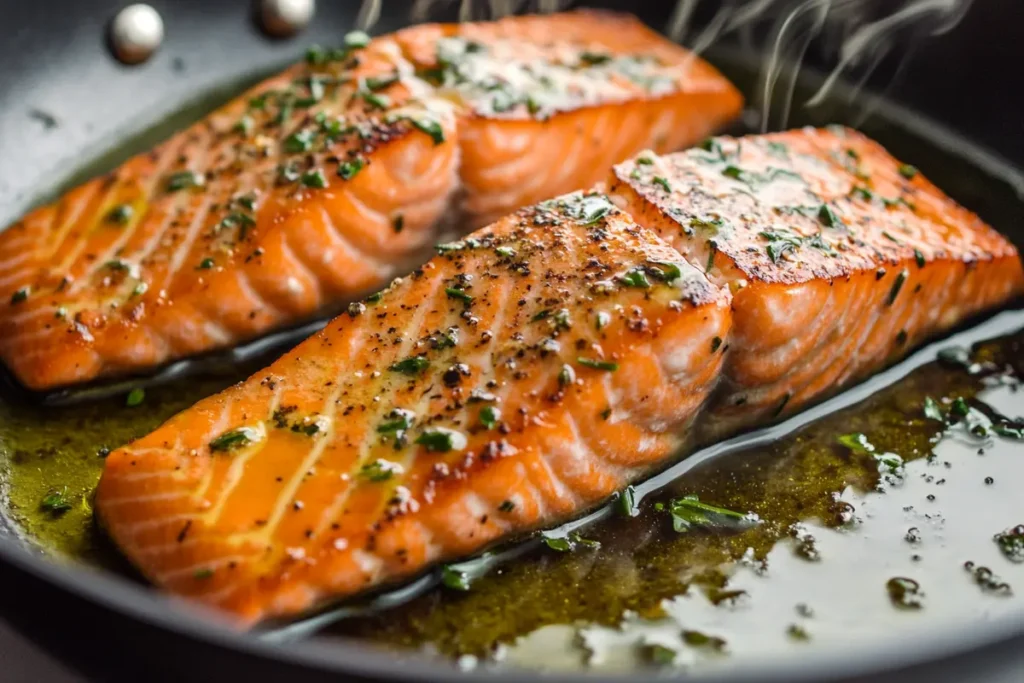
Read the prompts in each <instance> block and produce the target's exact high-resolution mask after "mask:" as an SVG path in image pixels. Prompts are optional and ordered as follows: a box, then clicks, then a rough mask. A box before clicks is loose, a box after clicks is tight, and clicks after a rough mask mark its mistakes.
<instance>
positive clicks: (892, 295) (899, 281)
mask: <svg viewBox="0 0 1024 683" xmlns="http://www.w3.org/2000/svg"><path fill="white" fill-rule="evenodd" d="M909 275H910V273H909V272H908V271H907V269H906V268H904V269H903V270H901V271H900V272H899V274H897V275H896V280H895V281H894V282H893V283H892V289H890V290H889V298H888V300H887V301H886V306H892V305H893V303H894V302H895V301H896V297H897V296H899V293H900V290H901V289H902V288H903V283H904V282H906V281H907V277H908V276H909Z"/></svg>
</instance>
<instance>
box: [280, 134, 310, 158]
mask: <svg viewBox="0 0 1024 683" xmlns="http://www.w3.org/2000/svg"><path fill="white" fill-rule="evenodd" d="M315 139H316V134H315V133H314V132H313V131H312V130H308V129H307V130H300V131H296V132H294V133H292V134H291V135H289V136H288V137H286V138H285V139H284V151H286V152H288V153H289V154H302V153H303V152H308V151H309V150H311V149H313V141H314V140H315Z"/></svg>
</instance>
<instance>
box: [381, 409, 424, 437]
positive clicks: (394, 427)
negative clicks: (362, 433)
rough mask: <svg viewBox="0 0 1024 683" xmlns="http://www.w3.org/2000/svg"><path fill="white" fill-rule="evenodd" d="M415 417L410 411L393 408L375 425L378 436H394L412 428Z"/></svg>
mask: <svg viewBox="0 0 1024 683" xmlns="http://www.w3.org/2000/svg"><path fill="white" fill-rule="evenodd" d="M414 419H415V416H414V414H413V412H412V411H411V410H403V409H402V408H395V409H394V410H392V411H391V412H390V413H388V414H387V417H386V418H385V419H384V421H383V422H381V423H380V424H379V425H377V433H378V434H394V433H395V432H401V431H404V430H406V429H409V427H411V426H412V423H413V420H414Z"/></svg>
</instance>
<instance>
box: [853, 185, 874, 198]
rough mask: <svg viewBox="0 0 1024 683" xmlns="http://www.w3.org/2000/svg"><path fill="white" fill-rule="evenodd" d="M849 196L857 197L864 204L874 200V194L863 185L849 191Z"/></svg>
mask: <svg viewBox="0 0 1024 683" xmlns="http://www.w3.org/2000/svg"><path fill="white" fill-rule="evenodd" d="M850 196H852V197H858V198H860V199H863V200H864V201H866V202H870V201H871V200H872V199H874V198H875V195H874V193H873V192H872V191H871V190H869V189H868V188H866V187H864V186H863V185H858V186H856V187H854V188H853V189H852V190H850Z"/></svg>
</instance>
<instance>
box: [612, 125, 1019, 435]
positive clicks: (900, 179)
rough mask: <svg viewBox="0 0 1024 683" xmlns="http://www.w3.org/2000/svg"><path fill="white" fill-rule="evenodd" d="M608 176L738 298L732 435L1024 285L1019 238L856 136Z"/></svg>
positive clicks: (649, 161) (628, 201)
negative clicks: (1013, 239) (1008, 236)
mask: <svg viewBox="0 0 1024 683" xmlns="http://www.w3.org/2000/svg"><path fill="white" fill-rule="evenodd" d="M608 185H609V192H610V194H611V196H612V198H613V201H615V202H616V203H617V204H618V205H619V206H621V207H622V208H623V209H624V210H625V211H627V212H628V213H630V214H631V215H632V216H633V218H634V219H635V220H636V221H637V222H638V223H640V224H641V225H643V226H645V227H647V228H650V229H652V230H654V231H655V232H657V233H658V234H659V235H660V236H661V237H663V238H664V239H665V240H667V241H668V242H669V243H671V244H672V245H673V246H674V247H676V249H678V250H679V251H680V253H682V254H683V255H684V256H685V257H686V258H687V259H688V260H689V262H690V263H692V264H695V265H696V266H698V267H699V268H700V269H701V270H702V271H703V272H705V273H706V274H707V276H708V278H709V279H710V280H711V281H712V282H715V283H716V284H719V285H721V286H723V287H728V288H729V289H730V290H731V291H732V293H733V303H732V306H733V330H732V334H731V336H730V338H729V340H728V351H727V354H726V370H725V381H724V382H723V388H722V391H721V394H720V396H719V399H718V400H716V402H715V403H716V405H715V407H714V410H713V412H714V415H715V420H714V421H713V424H714V425H715V428H714V430H713V431H715V432H717V433H722V432H729V431H734V430H735V428H736V427H737V426H738V425H740V424H752V423H758V422H763V421H764V420H766V419H771V418H773V417H777V416H779V415H782V414H786V413H790V412H793V411H796V410H799V409H801V408H802V407H804V406H806V405H807V404H808V402H810V401H814V400H818V399H820V398H822V397H823V396H824V395H826V394H828V393H831V392H833V391H835V390H836V389H837V388H839V387H842V386H843V385H845V384H848V383H850V382H851V381H853V380H856V379H858V378H862V377H864V376H865V375H866V374H867V373H870V372H872V371H873V370H877V369H878V368H879V367H881V366H883V365H885V364H886V363H887V361H890V360H892V359H894V358H895V357H898V356H899V355H901V354H903V353H904V352H905V351H907V350H909V349H910V348H912V347H913V346H914V345H916V344H918V343H920V342H921V341H922V340H924V339H925V338H927V337H930V336H933V335H935V334H936V333H938V332H941V331H943V330H945V329H948V328H949V327H951V326H953V325H955V324H956V323H958V322H961V321H963V320H964V319H965V318H967V317H969V316H971V315H973V314H976V313H978V312H980V311H983V310H986V309H989V308H992V307H993V306H996V305H998V304H1001V303H1004V302H1006V301H1007V300H1008V299H1010V298H1012V297H1013V296H1017V295H1020V294H1021V293H1022V292H1024V276H1022V271H1021V262H1020V259H1019V257H1018V254H1017V250H1016V249H1015V248H1014V246H1013V245H1012V244H1011V243H1010V242H1009V241H1007V240H1006V239H1005V238H1004V237H1002V236H1001V235H1000V234H999V233H997V232H996V231H995V230H993V229H992V228H990V227H989V226H987V225H985V224H984V223H983V222H982V221H981V219H979V218H978V217H977V216H976V215H975V214H973V213H971V212H970V211H968V210H966V209H964V208H963V207H961V206H959V205H957V204H956V203H955V202H954V201H953V200H951V199H950V198H949V197H947V196H946V195H944V194H943V193H942V192H941V191H940V190H939V189H938V188H936V187H935V186H934V185H932V184H931V183H930V182H928V180H926V179H925V178H924V177H923V176H922V175H921V173H919V172H918V171H917V170H916V169H915V168H913V167H912V166H909V165H906V164H901V163H900V162H898V161H897V160H895V159H894V158H892V157H891V156H890V155H889V154H888V153H887V152H886V151H885V150H884V149H883V148H882V147H881V146H880V145H878V144H877V143H875V142H873V141H871V140H869V139H868V138H866V137H864V136H863V135H861V134H859V133H857V132H855V131H852V130H848V129H843V128H829V129H821V130H817V129H803V130H796V131H791V132H787V133H780V134H773V135H764V136H749V137H744V138H740V139H733V138H725V137H722V138H713V139H709V140H707V141H706V142H705V143H703V144H702V145H701V146H700V147H699V148H695V149H692V150H690V151H687V152H681V153H677V154H670V155H666V156H658V155H655V154H641V155H638V156H637V157H636V158H635V159H633V160H630V161H628V162H625V163H623V164H621V165H618V166H616V167H615V169H614V171H613V173H612V178H611V180H610V181H609V183H608Z"/></svg>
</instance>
